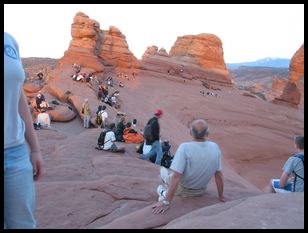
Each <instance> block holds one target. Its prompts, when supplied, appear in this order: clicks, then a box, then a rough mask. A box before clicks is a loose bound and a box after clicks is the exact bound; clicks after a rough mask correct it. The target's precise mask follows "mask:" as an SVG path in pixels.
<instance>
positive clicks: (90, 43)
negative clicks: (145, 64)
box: [58, 12, 139, 72]
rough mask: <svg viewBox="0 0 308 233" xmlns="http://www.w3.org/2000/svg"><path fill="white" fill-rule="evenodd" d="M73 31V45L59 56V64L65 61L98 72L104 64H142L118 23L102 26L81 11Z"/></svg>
mask: <svg viewBox="0 0 308 233" xmlns="http://www.w3.org/2000/svg"><path fill="white" fill-rule="evenodd" d="M71 34H72V40H71V42H70V46H69V48H68V50H67V51H66V52H65V53H64V56H63V57H62V58H61V59H60V61H59V63H58V68H61V67H62V66H63V64H71V65H72V64H74V63H77V64H79V65H80V66H81V67H87V68H91V69H93V70H95V71H96V72H102V71H103V70H104V65H110V66H115V67H118V68H138V67H139V63H138V60H137V58H136V57H135V56H134V55H133V54H132V52H131V51H130V50H129V49H128V44H127V42H126V39H125V35H123V34H122V33H121V31H120V30H119V29H117V28H116V27H113V26H110V28H109V30H101V29H100V25H99V23H98V22H97V21H95V20H92V19H90V18H89V16H87V15H86V14H84V13H82V12H79V13H77V14H76V15H75V17H74V22H73V24H72V28H71Z"/></svg>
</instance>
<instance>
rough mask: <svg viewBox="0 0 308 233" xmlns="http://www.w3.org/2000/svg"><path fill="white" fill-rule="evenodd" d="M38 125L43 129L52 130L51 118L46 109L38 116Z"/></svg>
mask: <svg viewBox="0 0 308 233" xmlns="http://www.w3.org/2000/svg"><path fill="white" fill-rule="evenodd" d="M37 124H38V125H40V126H41V128H42V129H44V128H47V129H50V128H51V126H50V117H49V114H48V113H47V112H46V109H45V108H42V110H41V112H40V113H39V114H38V115H37Z"/></svg>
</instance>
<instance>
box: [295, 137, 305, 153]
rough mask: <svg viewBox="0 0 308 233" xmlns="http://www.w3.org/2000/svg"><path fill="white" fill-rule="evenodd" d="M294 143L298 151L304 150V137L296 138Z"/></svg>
mask: <svg viewBox="0 0 308 233" xmlns="http://www.w3.org/2000/svg"><path fill="white" fill-rule="evenodd" d="M294 142H295V144H296V146H297V148H298V149H300V150H304V136H295V137H294Z"/></svg>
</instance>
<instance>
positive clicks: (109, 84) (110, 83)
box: [107, 77, 113, 87]
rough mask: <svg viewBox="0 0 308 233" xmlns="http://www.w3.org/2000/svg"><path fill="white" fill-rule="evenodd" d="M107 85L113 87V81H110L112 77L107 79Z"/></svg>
mask: <svg viewBox="0 0 308 233" xmlns="http://www.w3.org/2000/svg"><path fill="white" fill-rule="evenodd" d="M107 85H108V86H110V87H113V79H112V77H108V79H107Z"/></svg>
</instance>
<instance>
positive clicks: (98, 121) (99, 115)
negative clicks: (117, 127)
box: [95, 112, 103, 125]
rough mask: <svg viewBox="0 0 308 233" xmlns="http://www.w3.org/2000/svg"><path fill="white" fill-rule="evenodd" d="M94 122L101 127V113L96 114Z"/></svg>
mask: <svg viewBox="0 0 308 233" xmlns="http://www.w3.org/2000/svg"><path fill="white" fill-rule="evenodd" d="M95 122H96V124H98V125H101V124H102V122H103V119H102V112H99V113H98V114H97V117H96V119H95Z"/></svg>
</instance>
